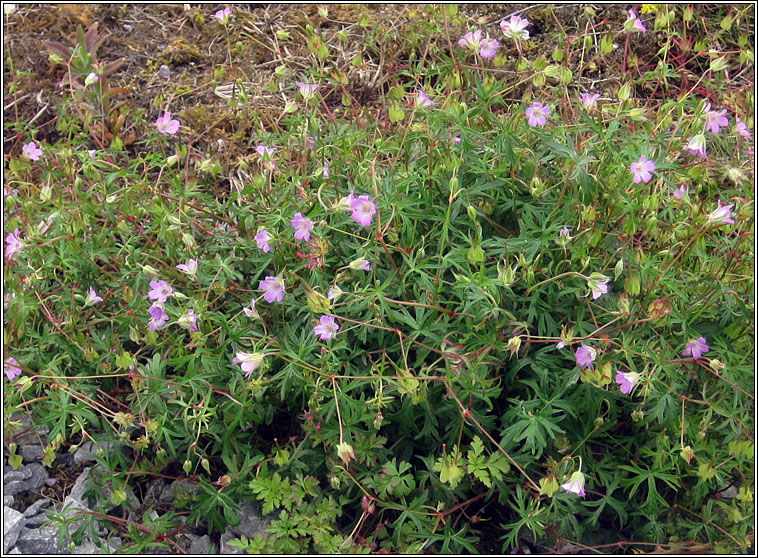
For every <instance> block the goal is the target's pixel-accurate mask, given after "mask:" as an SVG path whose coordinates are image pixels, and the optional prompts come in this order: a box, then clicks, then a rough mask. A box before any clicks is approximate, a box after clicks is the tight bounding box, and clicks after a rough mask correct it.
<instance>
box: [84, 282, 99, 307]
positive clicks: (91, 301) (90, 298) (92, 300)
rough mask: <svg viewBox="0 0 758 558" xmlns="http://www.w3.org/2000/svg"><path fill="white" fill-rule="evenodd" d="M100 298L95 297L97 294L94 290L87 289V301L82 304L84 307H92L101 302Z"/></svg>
mask: <svg viewBox="0 0 758 558" xmlns="http://www.w3.org/2000/svg"><path fill="white" fill-rule="evenodd" d="M102 301H103V299H102V297H99V296H97V293H96V292H95V289H93V288H92V287H90V288H89V291H88V292H87V300H86V301H85V302H84V305H85V306H94V305H95V304H97V303H98V302H102Z"/></svg>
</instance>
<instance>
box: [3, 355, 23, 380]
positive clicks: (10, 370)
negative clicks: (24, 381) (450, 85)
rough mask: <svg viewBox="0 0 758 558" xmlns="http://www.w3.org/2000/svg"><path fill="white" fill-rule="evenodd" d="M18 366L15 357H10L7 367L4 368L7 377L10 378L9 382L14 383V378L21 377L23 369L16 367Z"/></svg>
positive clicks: (6, 362) (6, 361) (6, 363)
mask: <svg viewBox="0 0 758 558" xmlns="http://www.w3.org/2000/svg"><path fill="white" fill-rule="evenodd" d="M17 364H18V361H17V360H16V359H15V358H13V357H8V358H7V359H6V360H5V366H3V372H5V375H6V376H8V380H9V381H13V378H15V377H16V376H20V375H21V373H22V371H21V369H20V368H19V367H18V366H16V365H17Z"/></svg>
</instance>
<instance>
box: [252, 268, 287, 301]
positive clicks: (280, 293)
mask: <svg viewBox="0 0 758 558" xmlns="http://www.w3.org/2000/svg"><path fill="white" fill-rule="evenodd" d="M258 287H260V289H261V290H262V291H263V292H264V295H263V298H264V300H265V301H266V302H268V303H271V302H281V301H282V300H284V280H283V279H279V278H277V277H271V276H270V275H269V276H268V277H266V278H265V279H264V280H263V281H260V282H259V283H258Z"/></svg>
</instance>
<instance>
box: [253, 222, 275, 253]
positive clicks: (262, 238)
mask: <svg viewBox="0 0 758 558" xmlns="http://www.w3.org/2000/svg"><path fill="white" fill-rule="evenodd" d="M253 239H254V240H255V242H257V243H258V248H259V249H261V250H263V251H264V252H266V253H268V252H269V251H270V250H271V246H269V245H268V241H269V240H271V236H270V235H269V234H268V233H267V232H266V229H265V228H264V227H261V228H260V230H259V231H258V234H256V235H255V236H254V237H253Z"/></svg>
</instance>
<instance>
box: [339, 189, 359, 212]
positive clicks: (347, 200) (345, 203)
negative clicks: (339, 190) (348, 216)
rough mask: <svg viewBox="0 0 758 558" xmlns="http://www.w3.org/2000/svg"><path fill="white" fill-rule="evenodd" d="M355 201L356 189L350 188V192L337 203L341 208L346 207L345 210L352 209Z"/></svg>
mask: <svg viewBox="0 0 758 558" xmlns="http://www.w3.org/2000/svg"><path fill="white" fill-rule="evenodd" d="M354 201H355V190H350V193H349V194H348V195H347V196H345V197H344V198H342V199H341V200H340V201H339V202H338V203H337V207H338V208H339V209H344V210H345V211H352V210H353V202H354Z"/></svg>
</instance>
